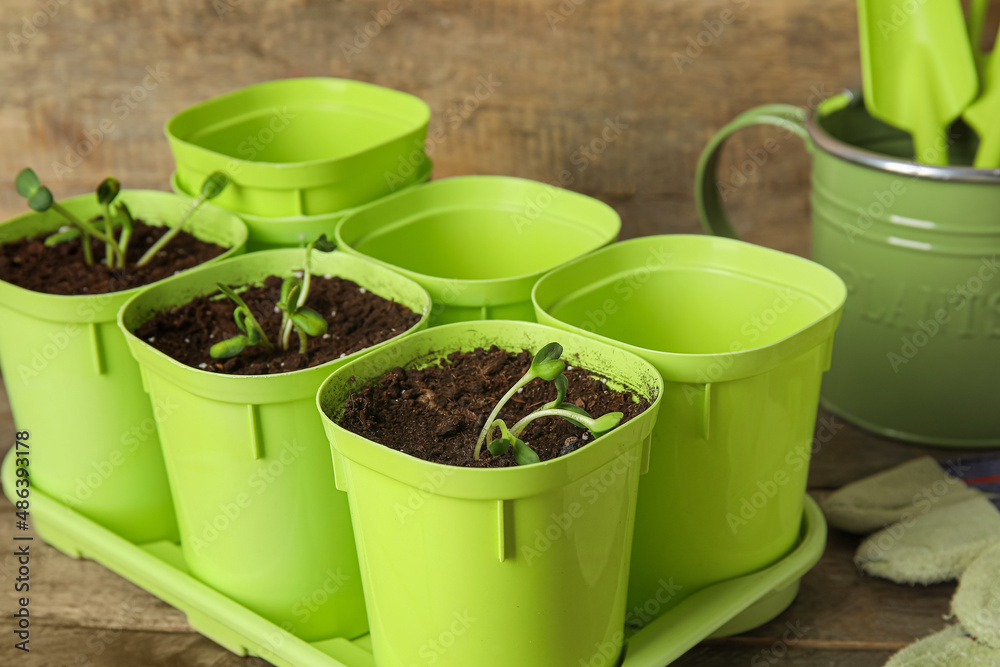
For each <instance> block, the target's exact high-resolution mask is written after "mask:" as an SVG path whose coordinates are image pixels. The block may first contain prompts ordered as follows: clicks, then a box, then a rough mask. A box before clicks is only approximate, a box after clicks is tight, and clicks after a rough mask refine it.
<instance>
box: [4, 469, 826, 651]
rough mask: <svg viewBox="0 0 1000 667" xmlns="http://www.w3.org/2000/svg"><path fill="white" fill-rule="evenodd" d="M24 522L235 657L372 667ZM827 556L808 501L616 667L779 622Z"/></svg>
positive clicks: (49, 522)
mask: <svg viewBox="0 0 1000 667" xmlns="http://www.w3.org/2000/svg"><path fill="white" fill-rule="evenodd" d="M13 454H14V452H13V450H11V452H10V453H9V454H8V455H7V457H6V459H5V460H4V462H3V469H2V472H0V476H2V481H3V488H4V489H5V493H7V494H8V497H9V495H10V493H11V490H12V489H14V480H15V474H16V473H15V462H14V455H13ZM30 502H31V507H30V516H31V520H32V524H33V525H34V528H35V530H36V531H37V532H38V534H39V536H40V537H41V538H42V539H43V540H45V541H46V542H48V543H49V544H51V545H52V546H53V547H55V548H56V549H59V550H60V551H62V552H63V553H65V554H67V555H69V556H71V557H73V558H88V559H90V560H93V561H96V562H98V563H100V564H102V565H104V566H105V567H107V568H108V569H109V570H111V571H112V572H115V573H117V574H119V575H120V576H122V577H124V578H126V579H128V580H129V581H131V582H133V583H134V584H136V585H137V586H139V587H141V588H143V589H145V590H147V591H149V592H150V593H152V594H153V595H155V596H156V597H158V598H160V599H161V600H163V601H164V602H166V603H168V604H170V605H172V606H174V607H176V608H177V609H179V610H181V611H182V612H184V613H185V614H186V615H187V618H188V622H189V623H190V624H191V627H193V628H194V629H195V630H197V631H198V632H200V633H202V634H203V635H205V636H206V637H208V638H209V639H211V640H212V641H214V642H216V643H218V644H220V645H221V646H224V647H225V648H227V649H228V650H230V651H232V652H233V653H235V654H237V655H240V656H257V657H260V658H263V659H264V660H267V661H269V662H271V663H273V664H274V665H277V666H278V667H375V661H374V659H373V657H372V654H371V642H370V639H369V637H368V635H365V636H363V637H358V638H354V639H348V638H343V637H333V638H330V639H325V640H323V641H318V642H311V643H310V642H305V641H303V640H301V639H298V638H297V637H295V636H294V635H292V634H289V633H288V632H286V631H285V630H283V629H282V628H280V627H279V626H277V625H275V624H273V623H271V622H269V621H266V620H264V619H263V618H261V617H260V616H258V615H257V614H255V613H253V612H251V611H250V610H248V609H247V608H246V607H243V606H241V605H240V604H238V603H236V602H234V601H233V600H231V599H229V598H227V597H226V596H224V595H222V594H221V593H218V592H216V591H215V590H213V589H211V588H209V587H208V586H206V585H205V584H202V583H201V582H199V581H197V580H195V579H194V578H193V577H192V576H191V575H190V574H188V571H187V566H186V565H185V563H184V557H183V556H182V555H181V549H180V547H179V546H178V545H176V544H173V543H170V542H153V543H149V544H133V543H132V542H129V541H127V540H125V539H123V538H121V537H119V536H118V535H116V534H115V533H113V532H111V531H109V530H107V529H106V528H103V527H101V526H99V525H97V524H96V523H94V522H93V521H90V520H89V519H87V518H85V517H83V516H82V515H80V514H77V513H76V512H74V511H73V510H72V509H70V508H69V507H66V506H65V505H63V504H62V503H60V502H58V501H56V500H54V499H52V498H50V497H48V496H46V495H45V494H44V493H41V492H40V491H39V490H38V489H36V488H32V489H31V496H30ZM825 547H826V521H825V520H824V518H823V514H822V512H821V511H820V509H819V507H818V506H817V505H816V503H815V502H814V501H813V500H812V499H811V498H809V497H806V503H805V512H804V516H803V521H802V533H801V537H800V540H799V543H798V545H797V546H796V547H795V549H794V550H793V551H792V552H791V553H790V554H789V555H788V556H786V557H785V558H784V559H783V560H781V561H779V562H778V563H776V564H774V565H772V566H771V567H768V568H766V569H764V570H761V571H759V572H755V573H753V574H750V575H747V576H743V577H739V578H736V579H731V580H729V581H725V582H722V583H718V584H715V585H713V586H709V587H707V588H704V589H702V590H700V591H698V592H697V593H695V594H693V595H691V596H690V597H688V598H687V599H685V600H684V601H683V602H681V603H680V604H679V605H677V606H676V607H674V608H673V609H671V610H670V611H669V612H667V613H666V614H664V615H662V616H660V617H659V618H657V619H656V620H655V621H653V622H652V623H650V624H649V625H647V626H646V627H644V628H643V629H642V630H640V631H638V632H634V633H631V634H630V636H629V637H628V639H627V646H626V650H625V655H624V659H623V661H622V663H621V667H664V666H665V665H667V664H669V663H671V662H673V661H674V660H676V659H677V658H678V657H680V656H681V655H683V654H684V653H685V652H686V651H687V650H688V649H690V648H692V647H693V646H694V645H695V644H697V643H699V642H700V641H702V640H703V639H706V638H709V637H721V636H725V635H730V634H737V633H740V632H744V631H746V630H748V629H750V628H753V627H756V626H758V625H760V624H762V623H765V622H767V621H768V620H770V619H771V618H773V617H774V616H776V615H777V614H779V613H781V611H783V610H784V609H785V608H786V607H787V606H788V605H789V604H791V602H792V600H793V599H794V598H795V595H796V594H797V593H798V590H799V580H800V579H801V577H802V576H803V575H804V574H805V573H806V572H808V571H809V570H810V569H811V568H812V566H813V565H815V564H816V563H817V562H818V561H819V559H820V556H822V554H823V550H824V548H825Z"/></svg>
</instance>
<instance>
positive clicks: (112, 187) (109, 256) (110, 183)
mask: <svg viewBox="0 0 1000 667" xmlns="http://www.w3.org/2000/svg"><path fill="white" fill-rule="evenodd" d="M121 189H122V185H121V183H119V182H118V179H117V178H114V177H111V176H108V177H107V178H105V179H104V180H103V181H101V184H100V185H98V186H97V203H98V204H100V205H101V208H103V209H104V233H105V234H107V235H108V236H112V237H113V236H114V233H115V225H114V220H113V219H112V218H111V202H113V201H114V200H115V197H117V196H118V193H119V192H121ZM118 250H119V253H121V246H120V245H119V248H118ZM104 251H105V255H104V262H105V263H106V264H107V265H108V266H117V265H119V264H120V265H121V266H124V265H125V258H124V257H121V258H120V259H116V258H115V253H114V250H112V248H111V245H110V244H105V247H104Z"/></svg>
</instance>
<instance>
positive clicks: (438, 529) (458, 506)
mask: <svg viewBox="0 0 1000 667" xmlns="http://www.w3.org/2000/svg"><path fill="white" fill-rule="evenodd" d="M553 340H558V341H560V342H561V343H562V344H563V346H564V347H565V349H566V354H564V358H566V359H572V361H570V363H573V364H576V363H579V364H580V365H581V366H583V367H585V368H588V369H590V370H593V371H596V372H598V373H601V374H602V375H605V376H606V377H608V378H609V379H610V380H611V382H610V383H609V384H620V386H623V387H627V388H629V389H630V390H632V391H633V392H635V393H637V394H639V395H642V396H645V397H647V398H649V399H650V400H651V402H652V405H651V407H650V408H649V409H648V410H646V411H645V412H644V413H643V414H642V415H640V416H638V417H636V418H634V419H633V420H631V421H629V422H627V423H626V424H624V425H623V426H621V427H620V428H618V429H615V430H614V431H612V432H611V433H609V434H608V435H606V436H604V437H602V438H599V439H598V440H595V441H594V442H593V443H591V444H589V445H587V446H586V447H582V448H581V449H579V450H577V451H575V452H573V453H572V454H569V455H567V456H563V457H560V458H557V459H553V460H551V461H546V462H543V463H539V464H535V465H530V466H523V467H515V468H499V469H497V468H494V469H483V468H478V469H473V468H461V467H453V466H446V465H441V464H436V463H429V462H427V461H423V460H421V459H418V458H415V457H411V456H409V455H406V454H403V453H401V452H397V451H395V450H393V449H390V448H388V447H384V446H382V445H379V444H377V443H375V442H372V441H370V440H368V439H366V438H363V437H361V436H358V435H355V434H353V433H351V432H349V431H347V430H345V429H343V428H341V427H340V426H338V425H337V424H336V423H335V422H334V421H332V420H331V419H330V417H329V416H325V418H324V425H325V427H326V431H327V435H328V436H329V438H330V442H331V444H332V447H333V460H334V468H335V470H336V476H337V485H338V487H339V488H341V489H345V490H346V491H347V495H348V498H349V499H350V507H351V517H352V519H353V521H354V531H355V535H356V538H357V544H358V551H359V554H360V557H361V575H362V579H363V581H364V588H365V599H366V601H367V603H368V614H369V620H370V623H371V639H372V647H373V650H374V654H375V663H376V664H377V665H378V666H379V667H410V666H411V665H414V664H422V665H431V664H433V665H438V666H440V667H469V665H477V667H509V666H510V665H518V666H519V667H578V665H590V664H602V665H604V664H607V665H613V664H616V663H617V660H618V657H619V654H620V651H621V646H622V640H623V631H624V619H625V587H626V579H627V576H628V563H629V550H630V547H631V536H632V528H633V519H634V513H635V496H636V489H637V484H638V481H639V475H640V473H641V471H642V470H643V469H644V468H645V466H646V465H648V458H647V457H648V445H649V437H650V433H651V431H652V428H653V423H654V422H655V420H656V413H657V409H658V408H659V396H660V393H661V389H662V381H661V380H660V377H659V375H658V374H657V373H656V370H655V369H654V368H653V367H652V366H651V365H650V364H648V363H646V362H644V361H643V360H642V359H640V358H638V357H636V356H635V355H632V354H630V353H628V352H626V351H624V350H620V349H616V348H614V347H611V346H609V345H606V344H603V343H600V342H596V341H593V340H589V339H586V338H584V337H582V336H577V335H574V334H569V333H566V332H562V331H556V330H554V329H552V328H549V327H545V326H541V325H538V324H534V323H524V322H510V321H492V322H476V323H475V324H471V323H470V324H464V323H456V324H451V325H447V326H442V327H435V328H433V329H428V330H427V331H422V332H420V333H419V334H416V335H414V336H410V337H409V338H407V339H403V340H399V341H397V342H395V343H393V344H392V345H388V346H386V347H384V348H382V349H380V350H378V351H376V352H373V353H371V354H369V355H367V356H365V357H362V358H361V359H359V360H357V361H355V362H352V363H350V364H347V365H346V366H343V367H342V368H340V369H338V370H337V371H336V372H335V373H334V374H333V375H332V376H330V379H329V380H327V382H326V383H325V384H324V385H323V388H322V389H321V390H320V392H319V395H318V397H317V400H318V404H319V407H320V410H321V411H322V412H323V413H324V415H332V416H333V417H334V419H336V418H337V417H338V416H339V414H340V412H341V411H342V409H343V406H344V403H345V400H346V398H347V396H348V395H349V394H350V393H351V392H352V391H355V390H356V389H358V388H359V387H360V386H361V383H365V382H367V381H369V380H373V379H376V378H378V377H379V376H381V375H382V374H383V373H384V372H385V371H388V370H391V369H393V368H394V367H396V366H404V367H410V366H421V365H426V364H430V363H434V362H436V360H437V359H438V358H439V357H440V356H441V355H445V354H448V353H450V352H453V351H456V350H465V351H468V350H472V349H474V348H476V347H479V346H489V345H493V344H496V345H499V346H501V347H504V348H507V349H510V350H521V349H529V350H537V349H538V348H540V347H542V346H543V345H545V344H546V343H549V342H551V341H553ZM577 354H578V355H579V360H578V361H577V360H576V359H575V358H574V355H577ZM592 661H593V662H592Z"/></svg>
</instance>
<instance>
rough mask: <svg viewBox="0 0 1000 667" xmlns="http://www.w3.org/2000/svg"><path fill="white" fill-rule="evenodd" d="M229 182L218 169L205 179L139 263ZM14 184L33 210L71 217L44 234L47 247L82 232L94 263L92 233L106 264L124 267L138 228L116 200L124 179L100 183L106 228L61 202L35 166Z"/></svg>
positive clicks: (99, 199)
mask: <svg viewBox="0 0 1000 667" xmlns="http://www.w3.org/2000/svg"><path fill="white" fill-rule="evenodd" d="M228 184H229V177H228V176H226V175H225V174H223V173H222V172H219V171H217V172H215V173H213V174H211V175H210V176H209V177H208V178H207V179H205V182H204V183H203V184H202V186H201V195H199V197H198V198H197V199H195V200H194V201H193V202H192V203H191V206H190V208H188V210H187V212H186V213H185V214H184V216H183V217H182V218H181V220H180V222H178V223H177V225H175V226H174V227H172V228H171V229H170V230H169V231H168V232H167V233H166V234H164V235H163V236H161V237H160V239H159V240H158V241H157V242H156V243H155V244H153V246H152V247H151V248H150V249H149V250H147V251H146V253H145V254H144V255H143V256H142V257H141V258H140V259H139V261H138V262H137V263H136V266H145V265H146V264H148V263H149V261H150V260H151V259H152V258H153V256H154V255H156V253H157V252H159V251H160V250H162V249H163V247H164V246H166V245H167V244H168V243H170V241H172V240H173V239H174V238H175V237H176V236H177V235H178V234H180V232H181V228H182V227H183V226H184V223H185V222H187V220H188V218H190V217H191V216H192V215H193V214H194V212H195V211H196V210H198V207H199V206H201V205H202V204H204V203H205V202H206V201H208V200H209V199H213V198H215V197H217V196H219V193H220V192H222V190H223V189H225V187H226V186H227V185H228ZM15 185H16V187H17V193H18V194H19V195H21V196H22V197H24V198H25V199H27V200H28V206H30V207H31V208H32V209H33V210H35V211H38V212H39V213H43V212H45V211H48V210H49V209H52V210H53V211H55V212H56V213H58V214H59V215H61V216H62V217H64V218H66V220H67V221H69V223H70V226H69V227H68V228H64V229H60V230H59V231H58V232H56V233H54V234H50V235H49V236H47V237H46V238H45V245H46V246H47V247H50V248H51V247H52V246H56V245H58V244H60V243H65V242H66V241H72V240H73V239H76V238H80V237H81V236H82V237H83V238H82V240H81V241H82V246H83V261H84V262H85V263H86V264H87V266H93V264H94V253H93V250H92V249H91V247H90V239H91V237H93V238H96V239H97V240H99V241H103V242H104V248H105V250H104V253H105V254H104V262H105V264H107V265H108V266H109V267H112V268H117V269H124V268H125V261H126V257H127V256H128V247H129V243H130V242H131V240H132V234H133V232H134V231H135V218H133V217H132V212H131V211H129V208H128V206H127V205H126V204H125V202H123V201H119V202H115V199H117V197H118V194H119V193H120V192H121V183H119V182H118V179H116V178H114V177H111V176H109V177H108V178H105V179H104V180H103V181H101V183H100V185H98V186H97V191H96V194H97V203H98V204H99V205H100V206H101V208H102V209H103V211H104V229H103V230H100V229H98V228H97V227H95V226H94V225H93V224H91V223H90V222H87V221H84V220H81V219H80V218H78V217H76V216H75V215H73V214H72V213H70V212H69V211H68V210H66V208H65V207H63V206H62V205H61V204H59V202H57V201H56V200H55V197H53V196H52V191H51V190H49V189H48V188H47V187H45V186H44V185H42V183H41V181H40V180H39V179H38V175H37V174H35V172H34V171H33V170H32V169H29V168H25V169H22V170H21V172H20V173H19V174H18V175H17V179H16V180H15ZM112 204H114V206H112ZM119 225H120V226H121V234H120V235H119V237H118V238H117V239H115V228H116V227H118V226H119Z"/></svg>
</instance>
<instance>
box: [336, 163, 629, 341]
mask: <svg viewBox="0 0 1000 667" xmlns="http://www.w3.org/2000/svg"><path fill="white" fill-rule="evenodd" d="M620 229H621V219H620V218H619V217H618V214H617V213H616V212H615V210H614V209H613V208H611V207H610V206H608V205H607V204H604V203H603V202H600V201H598V200H596V199H592V198H590V197H587V196H584V195H581V194H577V193H575V192H570V191H569V190H563V189H561V188H557V187H554V186H551V185H547V184H545V183H539V182H537V181H529V180H525V179H520V178H508V177H502V176H461V177H457V178H446V179H442V180H439V181H434V182H433V183H428V184H427V185H421V186H417V187H413V188H408V189H406V190H403V191H401V192H397V193H396V194H394V195H391V196H389V197H386V198H384V199H381V200H379V201H377V202H374V203H372V204H370V205H369V206H366V207H364V208H363V209H361V210H359V211H356V212H354V213H352V214H351V215H349V216H347V217H346V218H344V219H343V220H342V221H341V222H340V224H339V226H338V227H337V243H338V244H339V246H340V247H341V248H343V249H344V250H346V251H348V252H353V253H356V254H359V255H363V256H365V257H368V258H370V259H374V260H376V261H378V262H381V263H383V264H385V265H386V266H390V267H392V268H393V269H395V270H396V271H398V272H400V273H402V274H404V275H407V276H409V277H411V278H413V279H414V280H416V281H417V282H418V283H420V284H421V285H423V286H424V288H425V289H426V290H427V291H428V292H430V294H431V296H432V297H433V298H434V311H433V312H432V314H431V326H436V325H438V324H447V323H450V322H462V321H468V320H486V319H508V320H527V321H532V320H534V310H533V308H532V306H531V288H532V286H534V284H535V281H537V280H538V278H540V277H541V276H542V275H543V274H544V273H545V272H546V271H548V270H550V269H552V268H553V267H555V266H557V265H559V264H562V263H563V262H566V261H568V260H570V259H573V258H575V257H579V256H580V255H583V254H586V253H588V252H591V251H592V250H595V249H597V248H600V247H601V246H604V245H607V244H608V243H611V242H612V241H614V240H615V239H616V238H618V231H619V230H620Z"/></svg>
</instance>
